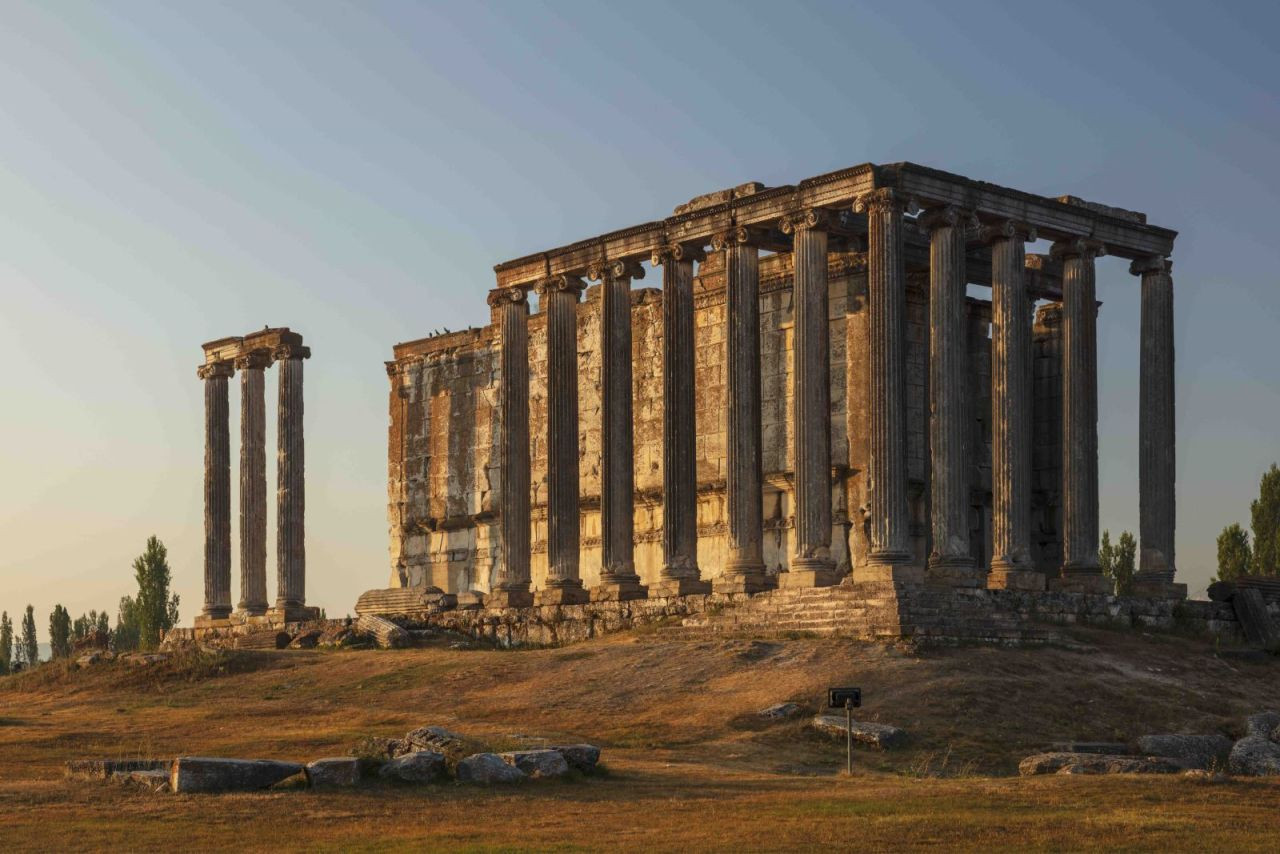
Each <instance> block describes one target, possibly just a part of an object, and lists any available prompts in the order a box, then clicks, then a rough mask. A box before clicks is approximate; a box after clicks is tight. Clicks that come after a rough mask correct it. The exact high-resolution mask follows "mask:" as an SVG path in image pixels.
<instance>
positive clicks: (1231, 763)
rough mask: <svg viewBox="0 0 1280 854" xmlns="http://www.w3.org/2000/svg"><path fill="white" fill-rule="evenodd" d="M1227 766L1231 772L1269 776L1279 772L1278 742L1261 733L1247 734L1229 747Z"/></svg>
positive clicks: (1251, 775)
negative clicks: (1229, 754) (1229, 753)
mask: <svg viewBox="0 0 1280 854" xmlns="http://www.w3.org/2000/svg"><path fill="white" fill-rule="evenodd" d="M1227 768H1228V769H1229V770H1230V771H1231V773H1232V774H1240V775H1244V776H1250V777H1270V776H1273V775H1277V774H1280V744H1276V743H1275V742H1274V741H1272V740H1271V739H1269V738H1267V737H1266V736H1262V735H1248V736H1245V737H1244V738H1242V739H1240V740H1239V741H1237V742H1236V743H1235V746H1234V747H1232V748H1231V757H1230V758H1229V759H1228V761H1227Z"/></svg>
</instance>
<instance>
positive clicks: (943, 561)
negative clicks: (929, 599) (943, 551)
mask: <svg viewBox="0 0 1280 854" xmlns="http://www.w3.org/2000/svg"><path fill="white" fill-rule="evenodd" d="M924 579H925V583H926V584H928V585H929V586H930V587H986V586H987V572H986V570H985V569H983V568H982V567H980V566H975V565H974V563H973V560H972V559H971V558H967V557H963V558H960V557H931V558H929V564H928V566H926V567H925V571H924Z"/></svg>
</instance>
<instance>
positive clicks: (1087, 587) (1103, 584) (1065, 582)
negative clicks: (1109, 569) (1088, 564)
mask: <svg viewBox="0 0 1280 854" xmlns="http://www.w3.org/2000/svg"><path fill="white" fill-rule="evenodd" d="M1048 588H1049V589H1050V590H1052V591H1054V592H1056V593H1093V594H1098V595H1103V596H1111V595H1112V594H1114V593H1115V585H1113V584H1112V583H1111V579H1110V578H1107V577H1106V576H1105V575H1102V574H1100V573H1099V574H1094V573H1084V572H1073V573H1070V574H1067V575H1063V576H1060V577H1059V578H1050V579H1049V582H1048Z"/></svg>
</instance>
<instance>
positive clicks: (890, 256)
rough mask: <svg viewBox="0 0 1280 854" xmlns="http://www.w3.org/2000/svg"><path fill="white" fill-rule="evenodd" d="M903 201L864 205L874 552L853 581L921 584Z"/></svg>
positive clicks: (886, 192)
mask: <svg viewBox="0 0 1280 854" xmlns="http://www.w3.org/2000/svg"><path fill="white" fill-rule="evenodd" d="M903 207H905V205H904V200H903V199H901V198H900V197H899V196H898V195H897V194H896V193H895V192H894V191H893V190H892V189H890V188H882V189H879V190H873V191H872V192H870V193H867V194H866V195H864V196H862V197H861V198H860V199H859V200H858V204H857V206H856V209H857V210H858V211H865V212H866V215H867V293H868V300H869V306H868V311H869V313H870V320H871V341H870V348H869V349H870V357H871V364H870V366H869V367H870V378H869V380H870V381H869V382H868V384H867V386H868V389H869V391H870V396H871V399H870V401H869V406H868V408H869V409H870V412H871V419H870V420H871V423H870V430H869V434H870V435H869V439H870V441H869V447H868V452H869V453H868V459H867V468H868V479H869V484H870V493H871V495H870V498H871V501H870V504H871V519H870V522H871V552H870V554H869V555H868V557H867V563H866V565H865V566H855V567H854V569H853V578H854V580H855V581H888V582H894V583H910V584H918V583H920V582H921V581H923V580H924V571H923V569H921V567H920V566H918V565H916V562H915V558H914V556H913V555H912V553H911V541H910V539H909V532H910V529H909V527H908V524H909V522H910V519H909V517H908V516H907V396H906V326H907V321H906V270H905V266H904V259H903V254H902V210H903Z"/></svg>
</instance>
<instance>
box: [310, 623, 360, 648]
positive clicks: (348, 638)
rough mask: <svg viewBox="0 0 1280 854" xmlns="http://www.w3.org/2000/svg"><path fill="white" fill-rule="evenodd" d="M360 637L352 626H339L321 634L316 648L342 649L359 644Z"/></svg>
mask: <svg viewBox="0 0 1280 854" xmlns="http://www.w3.org/2000/svg"><path fill="white" fill-rule="evenodd" d="M358 640H359V635H358V634H357V633H356V631H355V629H354V628H353V627H352V626H338V627H335V628H330V629H326V630H325V631H324V632H322V633H321V634H320V637H319V639H318V640H317V641H316V646H319V647H321V648H329V649H341V648H343V647H348V646H351V645H352V644H355V643H357V642H358Z"/></svg>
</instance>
